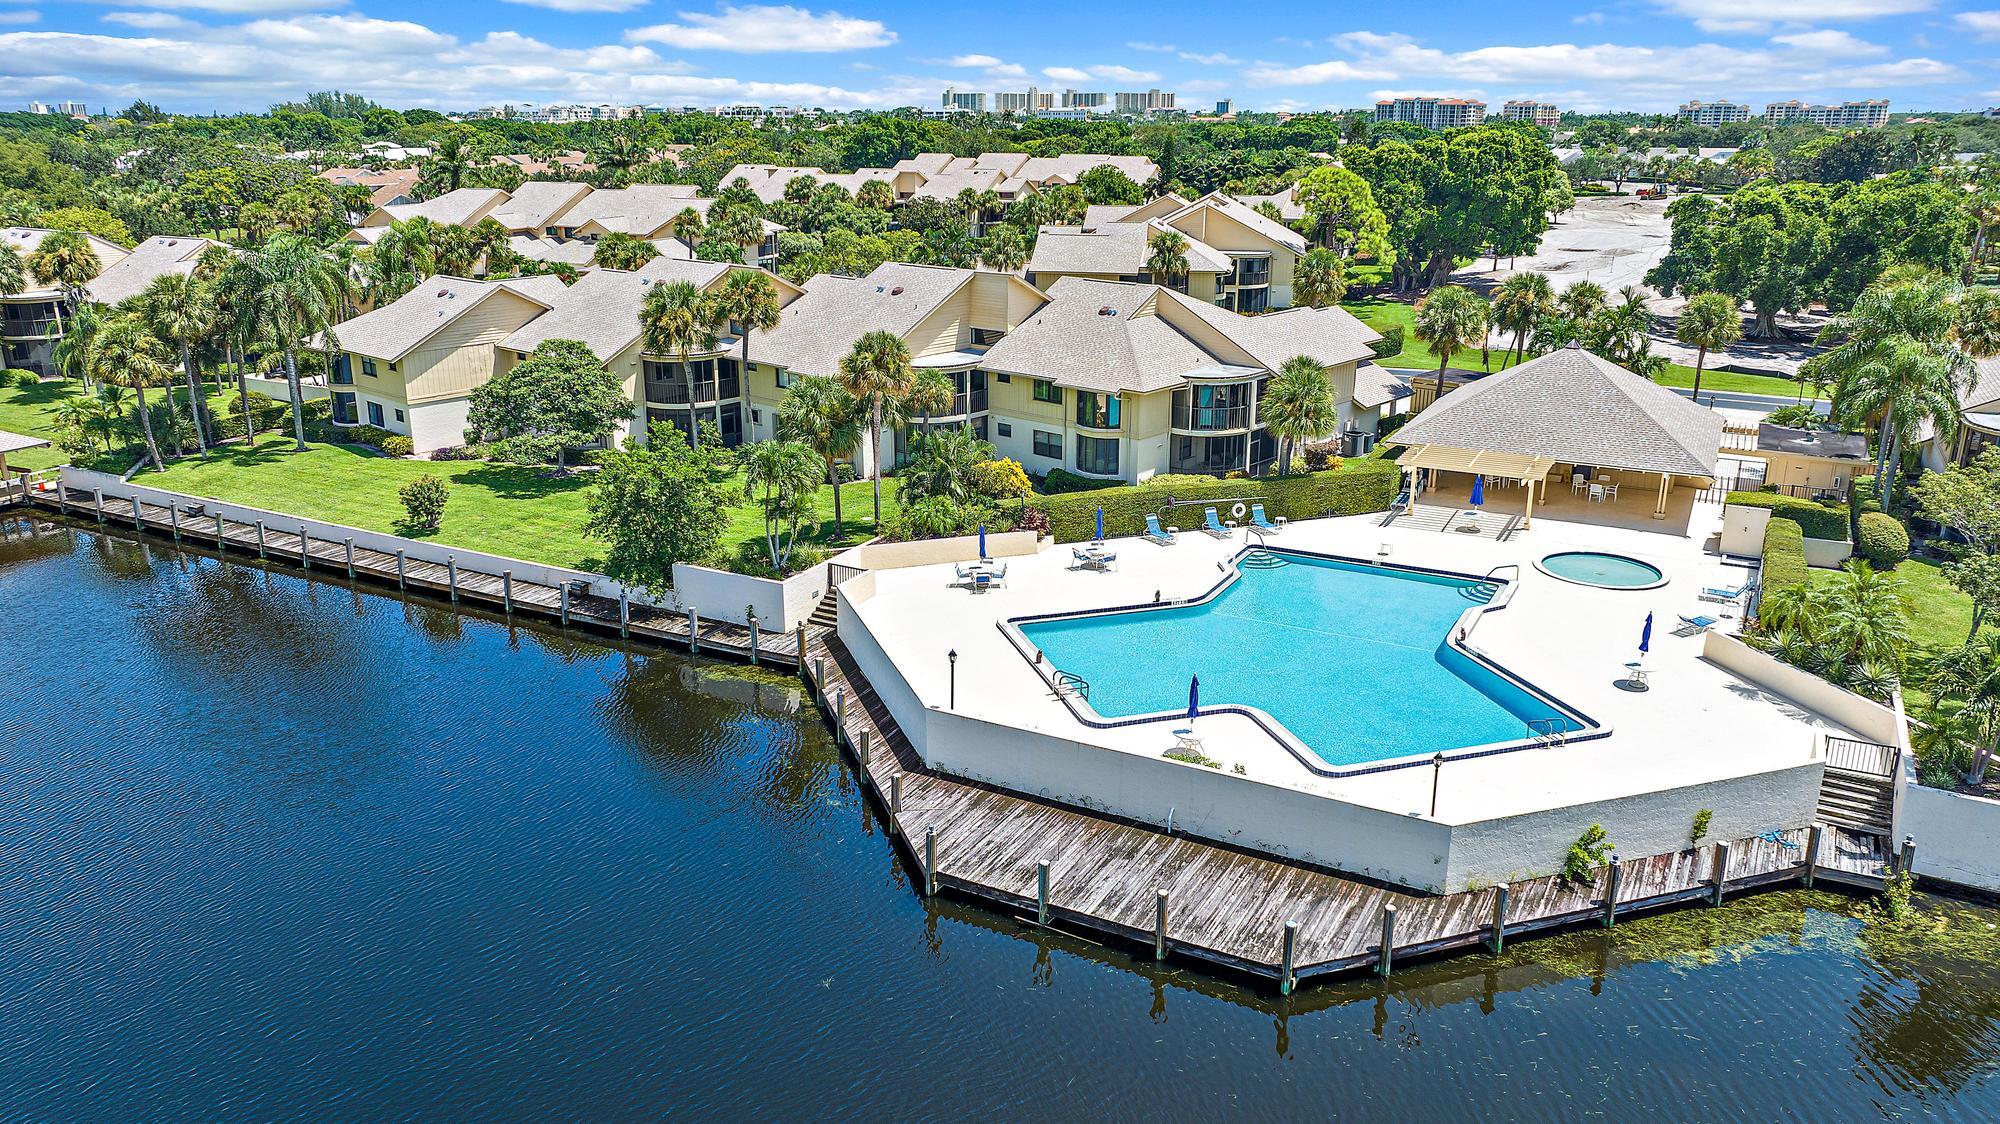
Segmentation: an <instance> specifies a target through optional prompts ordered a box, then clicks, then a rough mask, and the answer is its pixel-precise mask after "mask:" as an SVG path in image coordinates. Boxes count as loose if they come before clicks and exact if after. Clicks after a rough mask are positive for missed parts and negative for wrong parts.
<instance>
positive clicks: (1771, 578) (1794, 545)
mask: <svg viewBox="0 0 2000 1124" xmlns="http://www.w3.org/2000/svg"><path fill="white" fill-rule="evenodd" d="M1811 580H1812V575H1811V572H1810V570H1809V569H1808V568H1807V566H1806V536H1805V532H1804V531H1803V530H1802V529H1801V528H1800V527H1799V525H1798V523H1796V522H1794V521H1793V520H1791V519H1789V518H1787V517H1784V516H1779V515H1774V516H1772V517H1771V521H1770V522H1768V523H1766V524H1764V589H1765V590H1766V591H1767V592H1768V591H1770V590H1773V589H1787V588H1790V587H1792V586H1799V585H1804V584H1806V583H1807V582H1808V581H1811Z"/></svg>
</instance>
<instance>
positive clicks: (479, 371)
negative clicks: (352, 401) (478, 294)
mask: <svg viewBox="0 0 2000 1124" xmlns="http://www.w3.org/2000/svg"><path fill="white" fill-rule="evenodd" d="M541 311H542V306H541V305H539V304H536V303H535V302H533V301H531V300H528V299H527V298H525V297H522V296H518V295H516V294H514V293H512V292H508V291H506V290H501V291H498V292H495V293H493V294H492V295H491V296H488V297H487V298H486V299H485V300H483V301H480V302H479V305H478V307H476V308H474V309H472V310H470V311H468V312H466V313H463V314H462V315H460V316H459V317H458V318H457V319H456V320H454V321H452V322H451V323H450V324H448V325H446V326H445V327H444V329H443V330H441V331H439V332H438V333H437V334H436V335H434V336H432V337H431V338H430V339H427V340H425V341H424V342H423V344H422V345H420V346H419V347H418V348H417V349H416V350H415V351H412V352H411V353H410V355H409V357H408V358H407V359H405V360H404V362H403V364H402V367H403V372H402V373H403V377H404V381H405V383H406V390H405V392H404V400H405V401H407V402H409V403H411V404H417V403H422V402H428V401H433V400H436V399H440V398H460V397H463V396H465V395H467V394H470V393H472V391H473V388H475V387H477V386H479V385H481V384H482V383H484V382H485V381H486V380H487V379H490V378H492V377H493V371H494V352H495V351H496V350H497V348H496V346H495V345H497V344H498V343H499V342H500V341H501V340H503V339H506V338H507V337H508V336H510V335H512V334H513V333H514V332H515V330H517V329H519V328H520V327H521V325H523V324H526V323H527V322H528V321H530V320H532V319H534V318H535V316H536V315H538V314H539V313H540V312H541ZM355 381H356V382H359V381H360V377H359V376H358V375H357V376H356V379H355Z"/></svg>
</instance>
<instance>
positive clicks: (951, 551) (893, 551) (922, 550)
mask: <svg viewBox="0 0 2000 1124" xmlns="http://www.w3.org/2000/svg"><path fill="white" fill-rule="evenodd" d="M1054 541H1055V540H1053V539H1045V538H1043V537H1042V536H1041V535H1039V534H1037V533H1036V532H1034V531H1006V532H1003V533H1000V534H991V535H987V536H986V555H987V557H989V558H1019V557H1022V556H1024V555H1029V554H1039V553H1041V552H1042V551H1043V550H1046V549H1048V547H1049V546H1050V545H1052V544H1053V543H1054ZM978 557H979V536H978V535H958V536H956V537H953V538H948V539H918V540H916V541H913V542H871V543H863V544H862V545H860V546H857V547H853V548H850V549H848V550H844V551H842V552H840V553H839V554H837V555H835V556H834V557H833V559H832V561H833V562H834V564H835V565H841V566H852V567H854V568H856V569H860V570H900V569H904V568H906V567H910V566H936V565H939V564H941V563H945V562H970V561H972V560H974V559H976V558H978Z"/></svg>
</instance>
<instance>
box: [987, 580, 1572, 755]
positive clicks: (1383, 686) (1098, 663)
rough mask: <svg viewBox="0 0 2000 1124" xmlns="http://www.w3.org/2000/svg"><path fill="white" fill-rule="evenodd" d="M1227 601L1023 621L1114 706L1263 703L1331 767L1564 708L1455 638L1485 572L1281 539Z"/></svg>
mask: <svg viewBox="0 0 2000 1124" xmlns="http://www.w3.org/2000/svg"><path fill="white" fill-rule="evenodd" d="M1271 557H1272V558H1273V559H1276V560H1277V561H1276V562H1275V563H1271V564H1267V565H1268V566H1269V568H1258V567H1256V566H1255V565H1246V566H1245V567H1244V569H1243V576H1242V577H1241V578H1240V579H1239V580H1237V581H1236V582H1235V583H1234V584H1232V585H1230V587H1229V588H1228V589H1225V590H1223V591H1222V593H1221V594H1219V595H1218V596H1217V597H1216V598H1215V599H1214V600H1212V601H1208V602H1205V603H1203V604H1200V605H1189V606H1185V607H1182V608H1176V609H1160V610H1157V611H1147V612H1141V613H1116V614H1110V615H1106V616H1094V617H1072V618H1070V619H1068V620H1056V621H1041V622H1038V623H1035V624H1030V625H1025V626H1023V627H1022V629H1021V631H1022V634H1023V635H1025V636H1026V637H1027V638H1028V639H1029V640H1030V641H1031V642H1033V643H1034V645H1035V646H1036V647H1037V648H1040V649H1041V650H1042V651H1043V652H1045V653H1047V654H1048V657H1049V661H1050V662H1051V663H1053V664H1054V665H1055V666H1056V667H1059V668H1061V669H1062V670H1064V671H1068V672H1071V673H1074V674H1076V675H1080V676H1082V677H1083V678H1084V679H1085V680H1087V681H1088V682H1089V683H1090V705H1091V706H1092V707H1093V708H1095V709H1096V710H1097V712H1098V713H1099V714H1102V715H1105V716H1107V717H1124V716H1127V715H1134V714H1154V713H1158V712H1161V711H1168V712H1178V713H1180V714H1186V713H1187V707H1188V681H1189V680H1190V679H1191V678H1193V677H1195V676H1199V677H1200V679H1201V703H1202V705H1203V706H1218V705H1221V704H1224V703H1238V704H1241V705H1245V706H1254V707H1257V708H1259V709H1261V710H1263V711H1265V712H1266V713H1268V714H1270V715H1271V717H1273V718H1276V719H1277V720H1278V721H1279V722H1282V723H1284V725H1285V728H1286V729H1287V730H1289V731H1291V732H1292V734H1293V735H1294V736H1295V737H1297V738H1298V739H1299V740H1300V741H1302V742H1304V743H1305V744H1306V745H1307V747H1309V748H1310V749H1311V750H1312V751H1313V753H1315V754H1317V755H1318V756H1319V758H1320V759H1321V760H1323V761H1325V762H1326V763H1327V764H1329V765H1333V766H1336V767H1338V766H1343V765H1356V764H1360V763H1363V762H1368V761H1381V760H1384V759H1387V758H1392V757H1408V756H1413V755H1416V754H1429V753H1432V752H1434V751H1436V750H1440V749H1458V748H1461V747H1464V746H1474V745H1486V744H1489V743H1492V742H1509V741H1520V740H1522V739H1523V738H1524V737H1526V736H1528V731H1527V722H1528V721H1529V720H1530V719H1546V718H1554V717H1558V715H1557V712H1556V711H1555V710H1554V708H1552V707H1550V706H1549V705H1548V704H1547V703H1545V702H1543V701H1541V700H1539V699H1537V698H1535V697H1534V696H1532V695H1530V694H1528V693H1527V692H1526V691H1523V690H1521V689H1520V688H1519V687H1516V686H1515V685H1513V684H1512V683H1510V682H1508V681H1506V680H1504V679H1502V678H1500V677H1499V676H1497V675H1494V674H1493V673H1492V672H1490V671H1488V670H1487V669H1485V668H1484V667H1481V666H1480V665H1478V664H1476V663H1473V662H1472V661H1471V660H1468V659H1466V658H1465V657H1464V656H1462V655H1460V654H1459V653H1457V652H1455V651H1453V650H1452V649H1451V648H1450V647H1448V646H1447V645H1446V644H1445V643H1444V641H1445V638H1446V637H1447V636H1448V635H1449V634H1450V632H1451V628H1452V626H1453V625H1454V624H1455V623H1457V621H1458V618H1459V616H1460V615H1462V614H1463V613H1464V612H1465V611H1466V610H1467V609H1469V608H1471V607H1472V606H1473V605H1475V604H1477V603H1479V602H1480V601H1481V600H1484V598H1483V597H1482V596H1481V595H1480V594H1479V593H1478V590H1479V589H1480V587H1481V586H1482V585H1483V584H1484V583H1481V582H1474V581H1463V580H1459V579H1456V578H1445V577H1439V576H1434V575H1430V574H1418V573H1411V572H1407V571H1401V570H1387V569H1382V568H1380V567H1376V566H1359V565H1351V564H1348V563H1344V562H1333V561H1327V560H1323V559H1314V558H1305V557H1301V556H1298V555H1288V554H1283V553H1278V552H1273V553H1272V555H1271Z"/></svg>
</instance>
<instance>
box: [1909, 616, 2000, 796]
mask: <svg viewBox="0 0 2000 1124" xmlns="http://www.w3.org/2000/svg"><path fill="white" fill-rule="evenodd" d="M1925 680H1926V682H1925V686H1926V687H1927V688H1929V690H1930V692H1931V695H1932V698H1933V700H1936V699H1937V697H1938V696H1941V695H1950V696H1952V697H1954V698H1956V699H1958V700H1959V702H1960V703H1961V704H1962V706H1961V708H1960V710H1959V712H1958V713H1960V714H1962V715H1966V716H1970V717H1974V718H1976V719H1977V720H1978V723H1979V731H1978V732H1979V737H1978V739H1977V747H1978V748H1977V749H1976V750H1975V751H1974V752H1973V754H1972V755H1971V757H1972V761H1971V767H1970V768H1969V769H1967V770H1966V773H1965V778H1966V779H1967V780H1969V781H1974V782H1977V781H1978V780H1980V779H1981V778H1983V777H1984V776H1985V775H1986V768H1987V765H1988V763H1990V762H1991V761H1992V760H1993V752H1994V742H1995V738H1996V735H2000V635H1996V634H1994V633H1987V634H1986V635H1985V636H1979V637H1974V638H1973V639H1971V640H1967V641H1966V642H1965V643H1964V644H1962V645H1960V646H1959V647H1957V648H1954V649H1952V650H1951V651H1948V652H1940V653H1938V655H1937V656H1936V657H1934V658H1933V659H1932V660H1931V662H1930V666H1929V668H1928V670H1927V673H1926V675H1925ZM1934 705H1935V703H1934Z"/></svg>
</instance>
